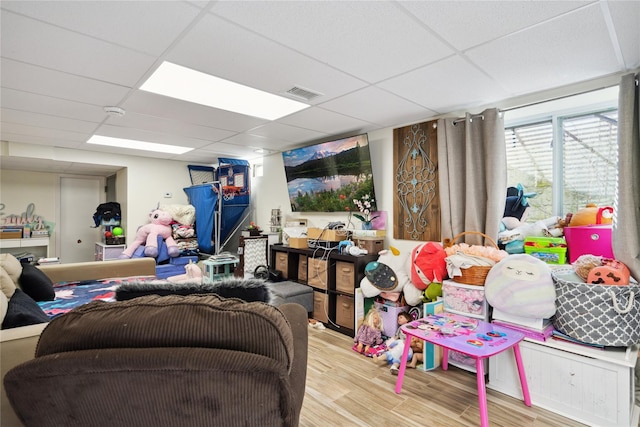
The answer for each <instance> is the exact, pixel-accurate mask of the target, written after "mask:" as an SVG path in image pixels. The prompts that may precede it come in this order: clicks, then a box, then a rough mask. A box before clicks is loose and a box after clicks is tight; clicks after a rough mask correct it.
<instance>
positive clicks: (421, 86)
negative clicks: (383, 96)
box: [379, 56, 507, 113]
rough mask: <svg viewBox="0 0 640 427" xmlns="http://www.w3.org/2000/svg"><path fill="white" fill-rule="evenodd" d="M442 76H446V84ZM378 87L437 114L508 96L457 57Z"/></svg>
mask: <svg viewBox="0 0 640 427" xmlns="http://www.w3.org/2000/svg"><path fill="white" fill-rule="evenodd" d="M441 76H447V81H446V83H445V84H443V83H444V82H443V80H442V78H441ZM379 86H381V87H383V88H385V89H387V90H389V91H391V92H393V93H397V94H399V95H401V96H403V97H405V98H407V99H410V100H412V101H413V102H415V103H417V104H419V105H423V106H424V107H425V108H429V109H430V110H433V111H437V112H439V113H447V112H450V111H454V110H457V109H458V108H460V107H462V106H471V105H480V104H485V103H487V102H491V101H494V100H497V99H503V98H505V97H506V96H507V92H506V91H505V90H504V89H503V88H502V87H501V86H500V85H498V84H497V83H496V82H495V81H493V80H491V79H490V78H488V77H487V76H486V75H485V74H484V73H482V72H480V71H479V70H478V69H477V68H475V67H473V66H472V65H471V64H469V63H468V62H467V61H465V60H464V59H462V58H461V57H460V56H453V57H451V58H447V59H445V60H443V61H440V62H438V63H437V64H433V65H429V66H427V67H423V68H420V69H418V70H415V71H412V72H410V73H407V74H405V75H403V76H400V77H397V78H394V79H390V80H387V81H386V82H383V83H380V85H379Z"/></svg>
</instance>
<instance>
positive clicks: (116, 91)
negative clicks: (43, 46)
mask: <svg viewBox="0 0 640 427" xmlns="http://www.w3.org/2000/svg"><path fill="white" fill-rule="evenodd" d="M1 76H2V77H1V78H2V87H3V88H10V89H16V90H21V91H24V92H27V93H29V94H39V95H44V96H49V97H54V98H59V99H61V100H70V101H77V102H81V103H87V104H93V105H100V106H104V105H116V104H118V103H119V102H120V101H121V100H122V99H123V98H124V97H125V96H126V94H127V93H128V92H129V88H127V87H124V86H120V85H114V84H109V83H105V82H101V81H98V80H94V79H89V78H86V77H81V76H78V75H73V74H67V73H63V72H60V71H55V70H50V69H46V68H42V67H37V66H34V65H29V64H24V63H20V62H16V61H12V60H10V59H6V58H2V73H1ZM2 102H3V104H4V100H3V101H2ZM35 108H40V107H39V106H37V105H36V106H35ZM87 108H90V107H87Z"/></svg>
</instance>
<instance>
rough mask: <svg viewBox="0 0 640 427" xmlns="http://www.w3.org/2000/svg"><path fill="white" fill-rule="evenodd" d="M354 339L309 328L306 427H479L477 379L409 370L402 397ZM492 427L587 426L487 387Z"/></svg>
mask: <svg viewBox="0 0 640 427" xmlns="http://www.w3.org/2000/svg"><path fill="white" fill-rule="evenodd" d="M352 345H353V341H352V338H350V337H348V336H346V335H343V334H340V333H338V332H335V331H332V330H329V329H326V330H321V331H320V330H316V329H313V328H309V359H308V364H307V389H306V395H305V398H304V403H303V405H302V413H301V416H300V425H301V426H302V427H312V426H323V427H325V426H376V427H383V426H396V427H397V426H403V427H411V426H429V427H440V426H451V427H453V426H455V427H457V426H478V425H480V415H479V409H478V397H477V396H478V394H477V388H476V377H475V375H473V374H471V373H469V372H467V371H464V370H461V369H458V368H456V367H454V366H451V367H450V368H449V370H448V371H443V370H442V369H440V368H438V369H435V370H433V371H429V372H421V371H416V370H415V369H409V370H407V374H406V375H405V379H404V383H403V388H402V393H401V394H396V393H395V391H394V390H395V384H396V378H397V377H396V376H392V375H391V373H390V372H389V367H388V366H387V365H381V364H379V363H376V362H374V361H373V359H371V358H367V357H364V356H361V355H358V354H357V353H355V352H354V351H352V350H351V346H352ZM487 407H488V411H489V424H490V425H491V427H497V426H505V427H515V426H517V427H542V426H557V427H572V426H583V425H584V424H581V423H578V422H575V421H573V420H570V419H568V418H564V417H561V416H559V415H556V414H554V413H552V412H549V411H546V410H544V409H541V408H538V407H535V406H532V407H530V408H529V407H527V406H525V405H524V403H523V402H522V400H518V399H515V398H512V397H509V396H507V395H505V394H502V393H499V392H496V391H493V390H489V389H487Z"/></svg>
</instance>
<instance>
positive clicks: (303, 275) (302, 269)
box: [298, 255, 307, 282]
mask: <svg viewBox="0 0 640 427" xmlns="http://www.w3.org/2000/svg"><path fill="white" fill-rule="evenodd" d="M306 281H307V256H306V255H300V258H299V260H298V282H306Z"/></svg>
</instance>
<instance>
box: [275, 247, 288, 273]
mask: <svg viewBox="0 0 640 427" xmlns="http://www.w3.org/2000/svg"><path fill="white" fill-rule="evenodd" d="M276 270H280V271H281V272H282V278H283V279H288V278H289V277H287V276H288V271H289V254H288V253H287V252H277V253H276Z"/></svg>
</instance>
